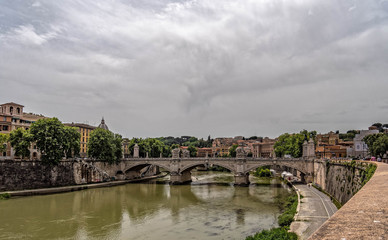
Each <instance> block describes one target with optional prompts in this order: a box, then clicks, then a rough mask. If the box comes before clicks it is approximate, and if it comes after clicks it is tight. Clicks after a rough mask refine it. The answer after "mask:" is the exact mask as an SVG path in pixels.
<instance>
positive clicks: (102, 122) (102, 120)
mask: <svg viewBox="0 0 388 240" xmlns="http://www.w3.org/2000/svg"><path fill="white" fill-rule="evenodd" d="M98 127H99V128H102V129H105V130H109V128H108V125H106V124H105V120H104V117H103V118H102V119H101V123H100V125H98Z"/></svg>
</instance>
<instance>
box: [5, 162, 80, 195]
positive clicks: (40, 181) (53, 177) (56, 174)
mask: <svg viewBox="0 0 388 240" xmlns="http://www.w3.org/2000/svg"><path fill="white" fill-rule="evenodd" d="M74 184H75V181H74V171H73V162H71V161H63V162H61V164H59V165H58V166H55V167H50V166H46V165H43V164H42V163H41V162H40V161H15V160H3V161H0V191H12V190H22V189H35V188H47V187H58V186H69V185H74Z"/></svg>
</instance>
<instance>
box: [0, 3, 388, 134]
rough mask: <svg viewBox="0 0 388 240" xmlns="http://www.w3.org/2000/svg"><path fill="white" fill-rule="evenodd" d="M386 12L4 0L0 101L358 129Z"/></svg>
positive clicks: (255, 126) (130, 120)
mask: <svg viewBox="0 0 388 240" xmlns="http://www.w3.org/2000/svg"><path fill="white" fill-rule="evenodd" d="M387 20H388V4H387V2H386V1H374V0H370V1H355V0H348V1H340V2H338V1H334V0H333V1H323V0H322V1H312V2H303V1H302V2H300V1H287V2H284V1H280V0H275V1H253V2H250V1H205V0H198V1H178V2H177V1H168V0H159V1H158V0H147V1H134V0H127V1H124V0H122V1H119V0H116V1H109V2H106V1H75V0H74V1H60V2H58V1H48V0H46V1H41V0H40V1H4V2H2V3H0V79H1V84H2V88H1V89H0V96H1V98H0V100H1V101H3V102H7V101H18V102H20V103H21V104H24V105H25V106H26V109H28V108H29V106H31V109H34V110H36V111H37V112H42V113H46V114H49V115H50V116H58V117H60V118H61V119H62V120H63V121H81V122H83V121H89V122H90V123H92V122H95V121H97V122H98V118H100V117H101V115H104V116H105V118H106V120H107V122H108V123H109V121H111V125H110V128H111V129H114V130H115V131H117V132H120V133H122V134H123V135H124V136H129V137H131V136H160V135H182V134H192V135H197V136H207V134H209V133H210V134H212V135H214V136H230V135H233V134H239V135H241V134H245V135H253V134H254V133H256V134H257V135H268V136H276V135H278V134H280V133H282V132H286V131H288V132H290V131H299V130H301V129H309V128H310V129H311V128H314V129H317V130H318V131H322V132H323V131H328V130H332V129H333V128H334V129H341V128H342V129H343V130H347V126H348V125H349V126H351V127H354V126H358V127H360V128H362V127H364V128H366V127H367V126H368V124H370V123H372V122H375V121H383V120H379V119H380V118H384V116H385V115H384V111H381V107H380V105H376V104H375V99H373V98H372V97H371V96H379V98H381V101H382V102H385V101H387V97H386V94H385V92H384V89H386V88H387V87H388V82H387V81H386V77H385V76H386V75H387V69H386V67H385V66H387V61H388V57H387V55H388V46H387V44H386V42H387V40H388V22H387ZM15 93H16V95H15ZM58 106H60V108H58ZM96 118H97V120H96ZM134 126H136V127H134Z"/></svg>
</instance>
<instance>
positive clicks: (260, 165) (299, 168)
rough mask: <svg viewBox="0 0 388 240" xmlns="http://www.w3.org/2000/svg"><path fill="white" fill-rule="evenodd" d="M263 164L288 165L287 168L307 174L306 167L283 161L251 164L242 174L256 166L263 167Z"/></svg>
mask: <svg viewBox="0 0 388 240" xmlns="http://www.w3.org/2000/svg"><path fill="white" fill-rule="evenodd" d="M264 166H281V167H289V168H292V169H294V170H297V171H299V172H301V173H303V174H304V175H308V172H307V171H306V169H304V168H301V167H300V166H295V165H294V164H290V163H285V162H276V163H273V162H272V163H269V162H262V163H257V164H255V165H252V166H251V167H249V168H247V169H246V170H245V172H244V174H248V173H249V172H250V171H252V170H254V169H256V168H258V167H264Z"/></svg>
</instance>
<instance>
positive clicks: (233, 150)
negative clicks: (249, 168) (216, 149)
mask: <svg viewBox="0 0 388 240" xmlns="http://www.w3.org/2000/svg"><path fill="white" fill-rule="evenodd" d="M237 147H238V145H237V144H234V145H232V146H231V147H230V148H229V156H230V157H236V149H237Z"/></svg>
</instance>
